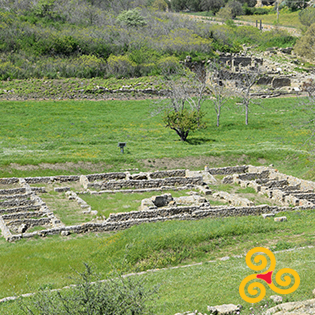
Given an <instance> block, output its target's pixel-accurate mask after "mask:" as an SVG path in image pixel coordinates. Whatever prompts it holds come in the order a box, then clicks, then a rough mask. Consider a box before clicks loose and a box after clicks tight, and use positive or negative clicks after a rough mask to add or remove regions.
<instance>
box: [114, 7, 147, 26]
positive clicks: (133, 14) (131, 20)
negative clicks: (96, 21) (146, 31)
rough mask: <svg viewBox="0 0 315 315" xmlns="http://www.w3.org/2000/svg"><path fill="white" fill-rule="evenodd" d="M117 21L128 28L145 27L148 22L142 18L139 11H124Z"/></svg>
mask: <svg viewBox="0 0 315 315" xmlns="http://www.w3.org/2000/svg"><path fill="white" fill-rule="evenodd" d="M117 21H118V22H119V23H120V24H121V25H124V26H128V27H141V26H145V25H146V24H147V22H146V21H145V20H144V18H143V16H141V14H140V12H139V10H138V9H136V8H135V9H132V10H128V11H123V12H121V13H120V14H119V15H118V16H117Z"/></svg>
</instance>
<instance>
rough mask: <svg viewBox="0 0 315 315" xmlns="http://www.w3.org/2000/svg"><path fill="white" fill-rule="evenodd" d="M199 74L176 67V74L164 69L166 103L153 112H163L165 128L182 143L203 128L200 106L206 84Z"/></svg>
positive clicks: (202, 115) (202, 114)
mask: <svg viewBox="0 0 315 315" xmlns="http://www.w3.org/2000/svg"><path fill="white" fill-rule="evenodd" d="M200 74H201V72H197V73H193V72H191V71H190V70H188V69H187V68H184V67H178V68H177V72H176V73H174V72H173V71H172V72H170V71H169V69H164V82H163V83H164V85H166V86H167V87H168V101H167V103H166V104H165V103H164V104H162V106H159V108H158V109H157V110H155V113H152V115H154V114H159V113H161V112H163V122H164V124H165V127H167V128H170V129H172V130H174V131H175V132H176V133H177V135H178V136H179V137H180V139H181V140H182V141H186V140H187V137H188V135H189V133H190V132H192V131H194V130H196V129H199V128H204V127H205V124H204V123H203V121H202V119H203V117H204V113H203V111H202V108H201V106H202V104H203V102H204V100H205V92H206V83H205V80H204V78H203V76H202V75H200Z"/></svg>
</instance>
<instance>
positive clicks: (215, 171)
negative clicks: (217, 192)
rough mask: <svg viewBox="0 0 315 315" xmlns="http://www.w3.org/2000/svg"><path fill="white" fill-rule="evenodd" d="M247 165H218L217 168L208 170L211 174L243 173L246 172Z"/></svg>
mask: <svg viewBox="0 0 315 315" xmlns="http://www.w3.org/2000/svg"><path fill="white" fill-rule="evenodd" d="M247 169H248V166H247V165H242V166H231V167H218V168H209V169H208V171H209V173H210V174H211V175H228V174H236V173H245V172H247Z"/></svg>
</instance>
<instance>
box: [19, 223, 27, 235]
mask: <svg viewBox="0 0 315 315" xmlns="http://www.w3.org/2000/svg"><path fill="white" fill-rule="evenodd" d="M27 228H28V226H27V225H26V224H24V223H23V224H21V225H20V226H19V228H18V233H25V232H26V231H27Z"/></svg>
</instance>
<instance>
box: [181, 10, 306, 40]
mask: <svg viewBox="0 0 315 315" xmlns="http://www.w3.org/2000/svg"><path fill="white" fill-rule="evenodd" d="M176 14H180V13H176ZM180 15H181V16H183V17H187V18H189V19H192V20H198V21H201V22H204V23H209V24H218V25H222V24H225V23H224V22H223V21H222V20H220V19H216V18H213V17H211V18H210V17H204V16H198V15H191V14H180ZM260 19H261V20H263V18H259V16H258V17H257V20H260ZM233 21H234V23H235V24H236V25H238V26H242V25H250V26H254V27H256V22H250V21H241V20H233ZM272 29H278V30H286V31H288V32H289V34H290V35H292V36H296V37H299V36H301V32H300V30H299V29H297V28H294V27H289V26H278V25H272V24H266V23H264V22H262V31H263V32H265V31H270V30H272Z"/></svg>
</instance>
